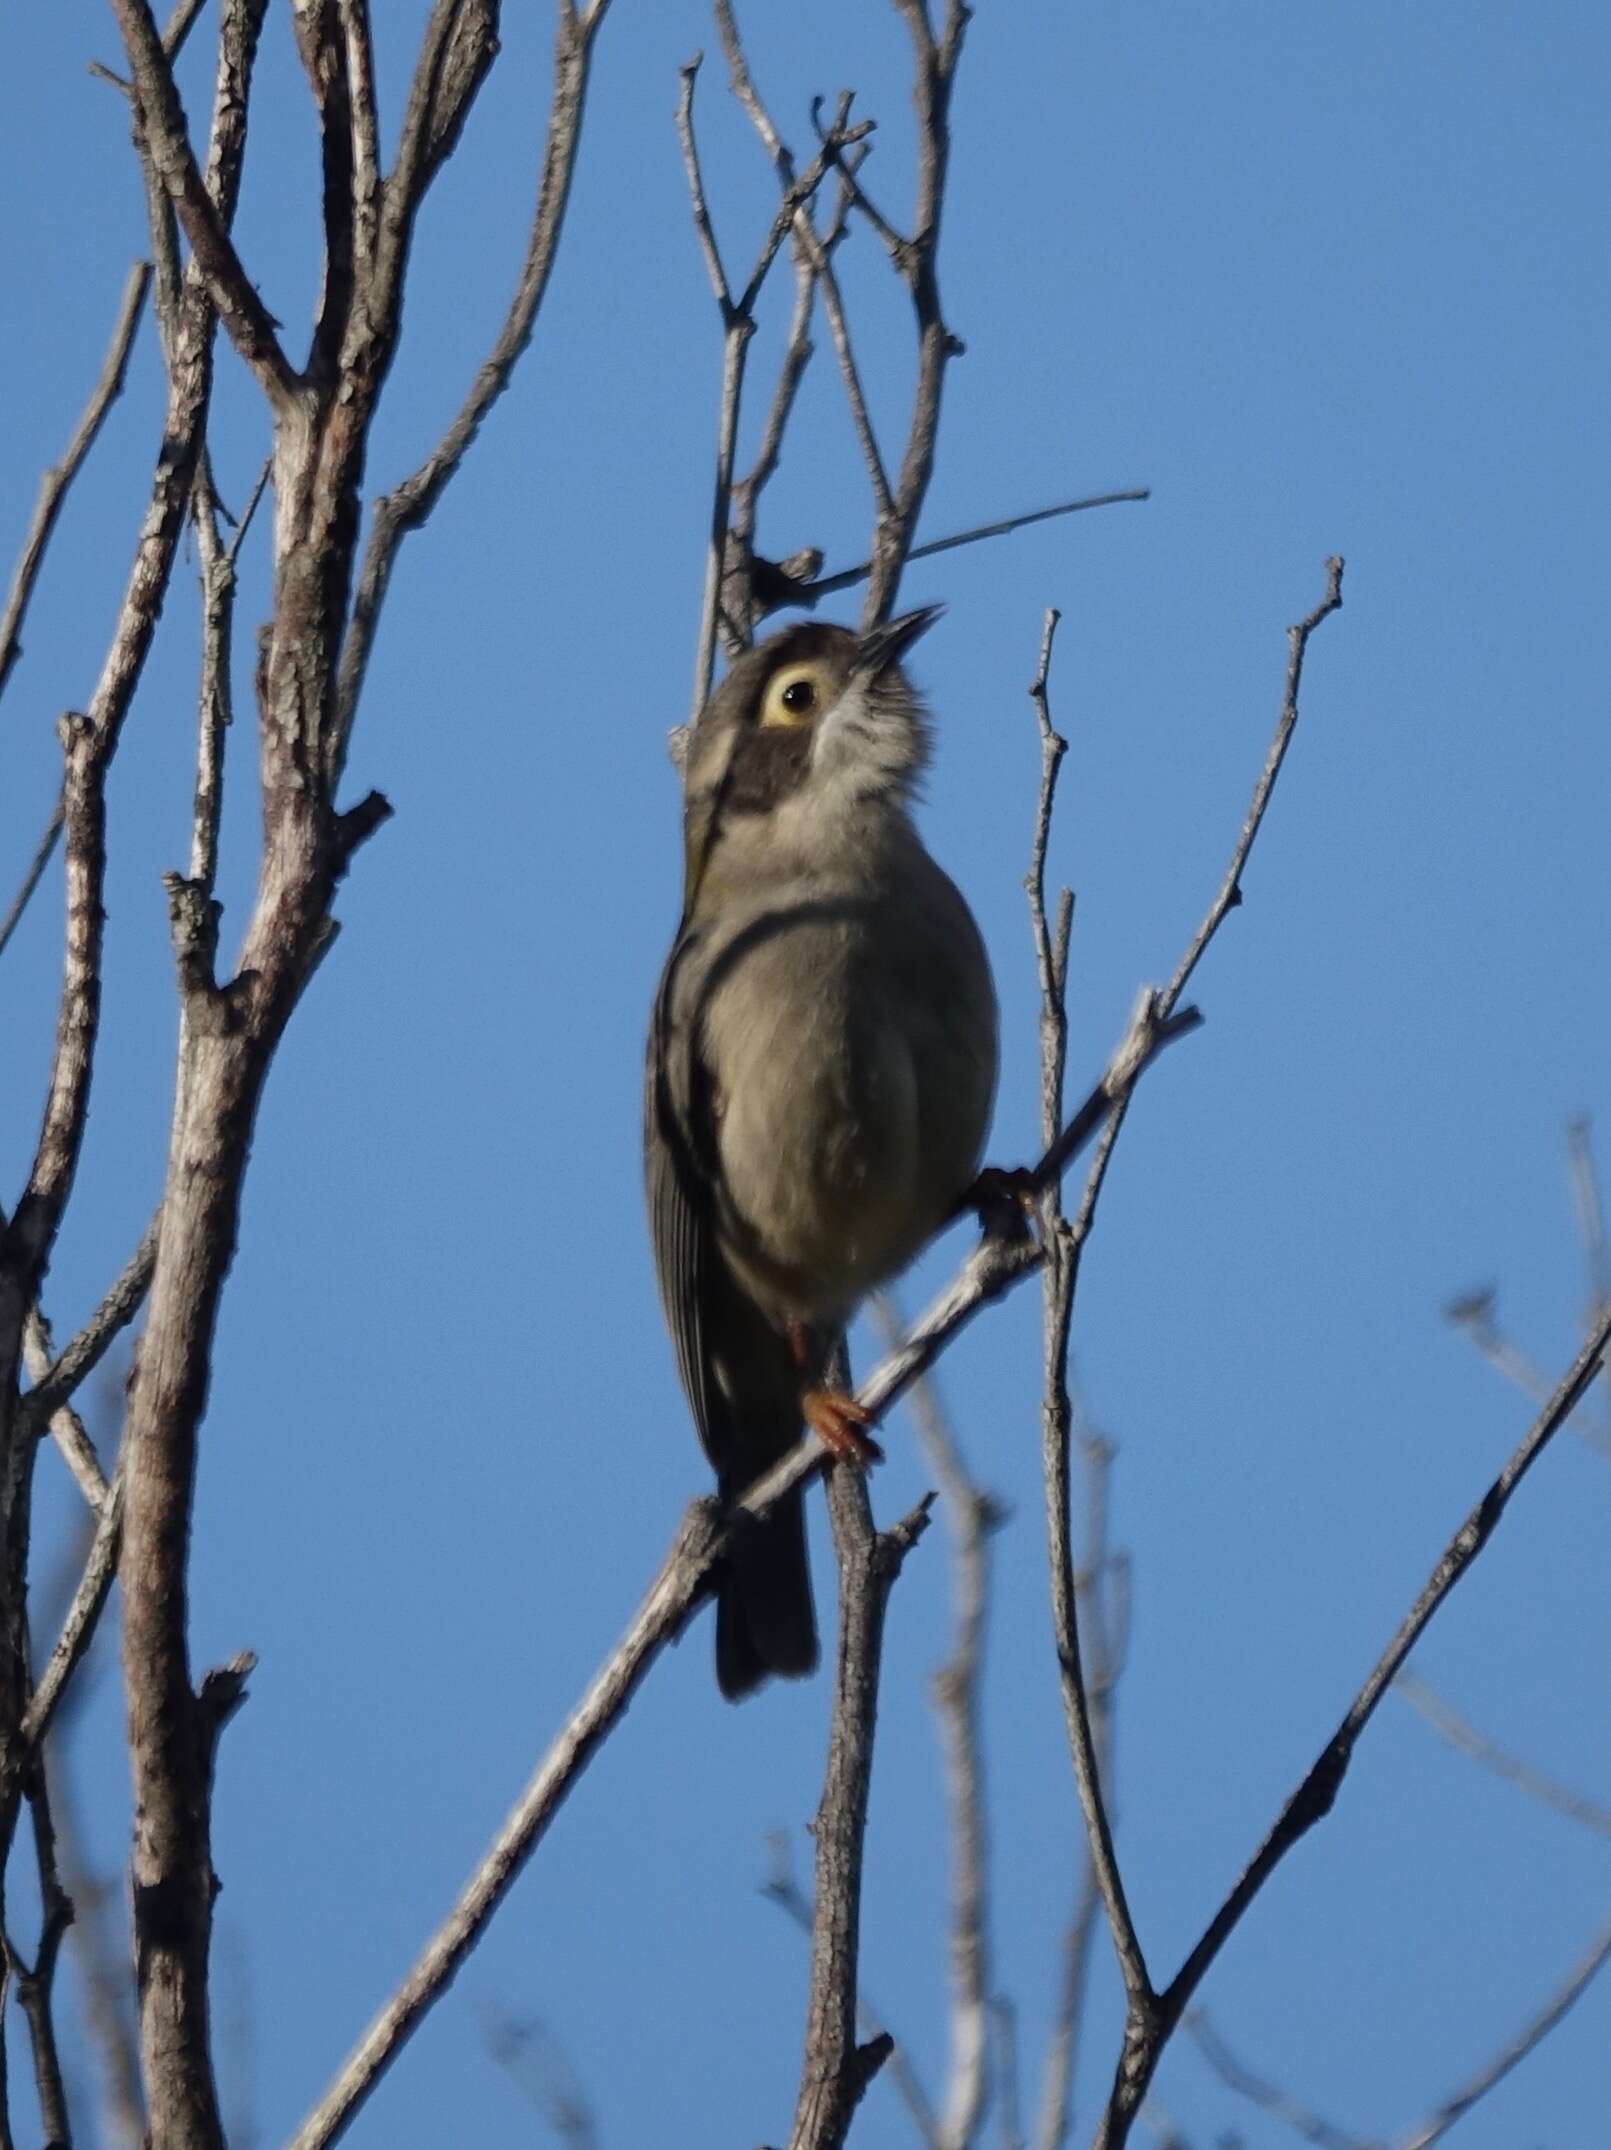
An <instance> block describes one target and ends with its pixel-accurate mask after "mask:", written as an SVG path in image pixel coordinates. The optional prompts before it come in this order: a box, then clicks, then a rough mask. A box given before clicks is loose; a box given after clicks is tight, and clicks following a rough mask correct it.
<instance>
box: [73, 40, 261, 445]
mask: <svg viewBox="0 0 1611 2150" xmlns="http://www.w3.org/2000/svg"><path fill="white" fill-rule="evenodd" d="M112 11H113V13H114V14H115V15H116V17H117V20H118V27H119V29H120V30H121V31H122V33H123V49H124V51H125V52H126V53H127V54H128V60H129V71H130V74H131V76H132V77H133V82H134V92H135V99H136V108H137V115H138V119H139V124H140V129H141V132H142V134H143V136H144V139H145V144H146V148H147V150H148V152H149V154H150V158H151V162H152V164H153V166H154V167H155V169H156V171H157V173H158V175H159V177H160V178H161V180H162V184H163V186H164V188H165V189H166V191H167V193H168V197H169V199H170V200H171V201H172V203H173V206H174V210H175V213H176V214H177V216H178V218H179V221H180V223H181V224H183V226H184V228H185V236H186V237H187V238H188V239H189V241H190V245H191V250H192V254H193V258H194V259H195V261H196V264H197V266H198V268H199V269H200V271H201V274H202V277H203V278H204V279H205V282H206V285H207V292H208V296H209V297H210V298H211V300H212V303H213V307H214V309H215V311H216V312H217V315H218V318H219V320H220V321H222V322H223V324H224V327H225V329H226V330H227V331H228V334H229V338H230V341H231V342H232V343H233V344H234V346H235V348H236V350H237V351H239V353H240V355H241V357H242V358H243V359H245V361H246V363H247V365H249V366H250V367H251V369H252V371H253V372H254V373H255V374H256V376H257V378H258V380H259V382H260V383H261V384H262V387H263V389H264V392H265V393H266V394H267V396H268V398H269V400H270V402H271V403H272V404H273V405H274V406H275V407H276V408H278V407H279V406H280V405H281V404H283V403H287V402H289V401H290V399H291V398H292V397H293V396H294V395H295V393H296V391H297V389H298V388H299V386H300V385H301V384H300V381H299V378H298V375H297V373H296V371H295V369H294V368H293V367H292V365H291V363H290V361H289V359H287V357H286V355H285V353H284V351H282V350H281V348H280V341H279V337H278V335H277V333H276V330H277V326H278V324H277V323H276V322H275V320H274V317H273V316H272V314H270V312H269V310H268V308H267V307H266V306H265V305H264V304H263V301H262V300H261V298H259V296H258V293H257V286H256V285H255V284H254V283H253V282H252V279H251V277H250V276H249V275H248V274H247V272H246V269H245V267H244V265H243V264H242V261H241V258H240V256H239V254H237V253H236V251H235V242H234V240H233V239H232V238H231V237H230V230H229V227H230V222H231V219H230V218H229V217H228V216H227V215H224V214H222V213H221V210H220V204H219V202H218V199H217V194H216V190H212V189H209V187H208V185H207V182H206V181H205V180H204V179H203V178H202V175H201V171H200V168H199V167H198V165H197V163H196V156H195V152H194V150H193V149H192V148H191V146H190V138H189V135H188V134H187V133H186V131H185V114H184V107H183V106H182V105H181V104H180V102H179V92H178V90H177V88H176V87H175V86H174V79H173V70H172V67H171V65H170V63H169V60H168V56H167V54H166V53H165V52H164V50H163V45H162V39H161V37H160V36H159V35H158V33H157V26H156V23H155V21H154V19H153V18H152V14H151V9H150V7H149V5H148V4H147V0H112Z"/></svg>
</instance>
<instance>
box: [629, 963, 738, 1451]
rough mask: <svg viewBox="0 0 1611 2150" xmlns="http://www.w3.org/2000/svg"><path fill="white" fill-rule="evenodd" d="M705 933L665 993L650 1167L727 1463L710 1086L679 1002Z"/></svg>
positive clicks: (681, 1350) (650, 1120)
mask: <svg viewBox="0 0 1611 2150" xmlns="http://www.w3.org/2000/svg"><path fill="white" fill-rule="evenodd" d="M694 939H695V936H694V935H691V934H684V935H681V936H679V938H678V941H677V944H676V946H675V947H674V948H673V949H672V952H671V956H670V959H669V960H668V962H667V964H666V969H665V974H664V976H663V977H662V978H661V981H660V990H659V992H658V993H657V994H656V996H655V1008H654V1018H653V1021H652V1022H651V1024H650V1028H649V1054H648V1067H647V1070H646V1079H645V1083H644V1140H643V1148H644V1167H645V1176H646V1178H647V1181H648V1194H649V1223H650V1231H651V1234H652V1237H653V1241H654V1260H655V1271H656V1274H657V1276H658V1278H659V1282H660V1298H661V1303H662V1304H663V1305H664V1307H665V1310H666V1324H667V1326H668V1328H669V1329H670V1331H671V1340H672V1344H673V1346H674V1347H675V1350H676V1354H677V1372H678V1375H679V1376H680V1378H681V1380H682V1385H683V1390H684V1393H685V1394H686V1396H687V1398H688V1404H689V1408H690V1410H691V1411H692V1412H693V1415H694V1423H695V1424H696V1426H697V1427H698V1428H699V1438H700V1440H701V1441H702V1442H703V1444H704V1447H705V1452H706V1454H707V1455H708V1456H710V1458H711V1460H712V1461H713V1462H717V1461H718V1458H719V1454H720V1452H721V1451H722V1450H723V1449H724V1448H725V1446H726V1443H725V1442H724V1440H723V1438H722V1433H723V1428H722V1425H721V1396H720V1391H719V1389H718V1387H717V1384H716V1382H715V1380H714V1378H713V1375H712V1370H711V1364H710V1352H709V1341H708V1339H707V1337H706V1334H705V1316H706V1312H707V1309H708V1308H709V1306H710V1300H711V1291H712V1288H713V1286H714V1284H715V1282H716V1278H715V1268H716V1265H717V1264H719V1263H720V1261H721V1254H720V1252H719V1250H718V1249H717V1247H716V1245H715V1239H714V1219H715V1188H714V1185H713V1183H712V1180H711V1176H710V1166H709V1163H708V1158H707V1152H708V1148H709V1142H708V1137H702V1133H701V1130H702V1129H704V1128H705V1127H706V1126H707V1124H708V1119H709V1111H710V1080H709V1075H708V1073H707V1071H706V1069H705V1067H704V1064H703V1062H702V1060H701V1059H700V1055H699V1049H698V1041H697V1037H696V1035H695V1033H696V1032H697V1029H698V1024H697V1021H696V1020H684V1021H682V1022H674V1021H673V1020H672V1011H673V1001H674V996H676V995H677V993H678V987H679V983H680V982H681V976H682V974H683V972H684V968H685V965H686V962H687V958H688V956H689V955H690V954H691V953H692V948H693V942H694Z"/></svg>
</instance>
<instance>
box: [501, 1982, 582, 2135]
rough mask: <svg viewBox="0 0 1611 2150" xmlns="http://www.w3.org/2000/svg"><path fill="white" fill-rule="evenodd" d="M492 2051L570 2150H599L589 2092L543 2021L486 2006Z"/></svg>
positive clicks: (534, 2017)
mask: <svg viewBox="0 0 1611 2150" xmlns="http://www.w3.org/2000/svg"><path fill="white" fill-rule="evenodd" d="M480 2014H481V2020H482V2025H483V2027H484V2029H485V2032H486V2039H487V2050H488V2052H489V2053H490V2054H491V2055H492V2057H493V2059H494V2060H495V2061H496V2062H497V2064H498V2066H499V2067H500V2068H502V2069H503V2070H504V2072H505V2073H506V2074H507V2075H508V2076H509V2077H510V2078H511V2080H512V2081H514V2082H515V2083H517V2084H518V2085H519V2086H520V2089H521V2090H522V2091H523V2092H524V2093H525V2095H526V2097H527V2099H528V2100H529V2101H530V2103H531V2104H532V2106H533V2107H534V2108H535V2109H536V2110H537V2111H538V2112H539V2113H541V2115H542V2116H543V2119H544V2121H545V2122H546V2123H547V2125H548V2126H549V2127H550V2128H552V2129H553V2131H554V2133H555V2135H557V2136H558V2138H559V2140H560V2141H561V2142H562V2143H565V2144H567V2145H569V2150H600V2144H599V2132H598V2123H597V2121H596V2120H595V2119H594V2116H593V2108H592V2105H591V2104H590V2103H589V2101H588V2097H587V2093H586V2091H585V2090H584V2089H583V2088H582V2086H581V2084H580V2083H578V2081H577V2080H576V2074H575V2071H574V2069H573V2068H572V2067H571V2065H570V2062H569V2060H568V2059H567V2057H566V2054H565V2051H564V2048H563V2047H562V2046H561V2044H560V2042H559V2040H558V2039H557V2038H556V2037H555V2036H554V2034H553V2032H552V2031H550V2030H549V2028H548V2026H547V2025H546V2024H545V2023H543V2022H542V2020H541V2019H540V2018H539V2017H536V2016H527V2017H524V2018H522V2017H517V2016H513V2015H511V2014H510V2013H509V2012H508V2010H507V2009H501V2008H493V2007H492V2006H490V2005H489V2004H486V2003H483V2004H482V2007H481V2010H480Z"/></svg>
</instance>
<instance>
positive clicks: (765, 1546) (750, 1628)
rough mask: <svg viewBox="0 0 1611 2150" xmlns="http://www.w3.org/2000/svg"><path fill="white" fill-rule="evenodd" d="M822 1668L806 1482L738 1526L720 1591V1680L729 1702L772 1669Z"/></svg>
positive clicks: (795, 1672)
mask: <svg viewBox="0 0 1611 2150" xmlns="http://www.w3.org/2000/svg"><path fill="white" fill-rule="evenodd" d="M816 1669H817V1616H816V1612H815V1609H814V1607H813V1605H812V1602H811V1569H810V1566H809V1564H808V1562H807V1559H806V1536H805V1503H804V1501H803V1499H802V1497H801V1493H800V1490H799V1489H798V1488H796V1490H795V1491H794V1492H792V1493H789V1494H786V1495H785V1496H784V1498H783V1499H782V1500H781V1501H779V1502H778V1504H777V1506H776V1507H775V1508H774V1509H773V1510H772V1512H771V1513H770V1514H769V1515H767V1516H766V1517H764V1518H763V1519H762V1520H761V1521H760V1522H758V1523H752V1524H750V1525H748V1526H747V1527H746V1528H744V1529H743V1530H741V1531H739V1533H738V1534H737V1536H736V1537H735V1538H734V1540H733V1545H732V1549H731V1550H730V1552H729V1553H728V1556H727V1571H726V1573H725V1574H724V1575H723V1576H722V1579H721V1581H720V1583H719V1584H718V1586H717V1594H716V1681H717V1685H718V1686H719V1687H720V1688H721V1691H722V1693H723V1694H724V1695H725V1696H726V1697H727V1699H728V1701H729V1702H737V1701H739V1700H740V1699H741V1698H742V1697H743V1696H745V1695H747V1694H750V1693H752V1692H753V1691H754V1690H755V1689H756V1688H757V1687H759V1686H760V1684H761V1682H762V1681H763V1680H765V1679H768V1678H770V1676H771V1675H772V1674H773V1673H781V1674H782V1675H783V1676H784V1677H785V1678H788V1679H798V1678H800V1677H801V1676H803V1675H804V1674H805V1673H808V1672H815V1671H816Z"/></svg>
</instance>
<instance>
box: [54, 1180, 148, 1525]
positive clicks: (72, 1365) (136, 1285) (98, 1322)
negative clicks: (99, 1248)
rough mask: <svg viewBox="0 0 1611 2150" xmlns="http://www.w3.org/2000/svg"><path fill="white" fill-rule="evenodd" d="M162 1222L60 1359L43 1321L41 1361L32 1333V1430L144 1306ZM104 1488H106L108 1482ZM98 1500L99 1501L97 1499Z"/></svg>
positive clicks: (65, 1398) (145, 1236)
mask: <svg viewBox="0 0 1611 2150" xmlns="http://www.w3.org/2000/svg"><path fill="white" fill-rule="evenodd" d="M161 1222H162V1217H161V1212H160V1211H159V1212H158V1213H157V1215H156V1216H155V1217H153V1218H152V1220H151V1222H150V1223H149V1224H148V1225H147V1226H146V1228H145V1231H144V1232H143V1233H142V1235H141V1238H140V1244H139V1245H138V1246H137V1247H136V1248H135V1250H134V1252H133V1254H131V1255H130V1257H129V1259H128V1261H127V1262H126V1263H125V1264H124V1265H123V1268H122V1270H121V1272H120V1273H119V1275H118V1277H117V1278H116V1280H115V1281H114V1283H113V1285H112V1287H111V1289H110V1290H109V1291H108V1293H107V1295H106V1297H105V1298H104V1299H103V1300H102V1301H101V1303H100V1305H99V1306H98V1307H97V1308H96V1309H95V1312H94V1313H93V1314H92V1315H91V1316H90V1318H89V1320H88V1321H87V1322H86V1323H85V1324H84V1326H83V1328H82V1329H80V1330H79V1332H78V1334H77V1335H76V1336H75V1337H74V1338H73V1340H72V1342H71V1343H70V1344H69V1345H68V1346H67V1348H66V1350H65V1351H64V1352H62V1354H61V1356H60V1357H59V1358H54V1359H53V1358H52V1357H51V1356H50V1343H49V1331H48V1330H47V1329H46V1328H45V1327H44V1325H43V1323H42V1322H41V1323H40V1325H39V1329H38V1333H37V1341H38V1343H39V1345H40V1347H41V1358H40V1360H39V1362H38V1363H36V1357H35V1350H34V1344H35V1337H34V1336H33V1335H30V1338H29V1351H28V1369H29V1373H30V1376H31V1377H32V1379H33V1387H32V1388H31V1389H30V1390H29V1391H28V1393H27V1395H26V1396H25V1397H24V1398H23V1400H22V1421H21V1423H22V1425H23V1428H24V1430H25V1431H26V1432H27V1433H28V1434H30V1435H36V1434H38V1433H40V1432H42V1431H43V1430H44V1422H45V1420H46V1419H47V1418H52V1417H54V1416H55V1415H56V1413H57V1412H59V1411H60V1409H61V1407H62V1405H63V1404H65V1403H66V1402H67V1401H68V1399H69V1398H70V1397H72V1396H73V1395H75V1394H76V1393H77V1391H78V1389H79V1388H80V1387H81V1386H82V1384H83V1383H84V1382H85V1381H86V1380H87V1379H88V1378H89V1376H90V1375H91V1374H92V1373H93V1372H94V1371H95V1369H96V1367H97V1366H99V1365H100V1363H101V1360H102V1359H103V1358H104V1357H105V1356H106V1353H107V1351H108V1350H109V1349H110V1347H111V1345H112V1344H113V1343H114V1342H115V1341H116V1339H117V1337H118V1336H119V1334H120V1333H121V1332H122V1331H123V1330H124V1329H126V1328H127V1327H128V1325H129V1323H130V1322H131V1321H132V1320H133V1319H134V1317H135V1315H136V1314H137V1313H138V1312H139V1311H140V1308H141V1306H142V1305H143V1304H144V1301H145V1295H146V1292H147V1291H148V1290H149V1288H150V1284H151V1271H152V1267H153V1265H154V1264H155V1262H156V1258H157V1232H158V1230H159V1228H160V1225H161ZM101 1491H102V1492H103V1493H104V1491H105V1483H104V1481H102V1486H101ZM96 1505H97V1506H98V1505H99V1501H98V1500H97V1502H96Z"/></svg>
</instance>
